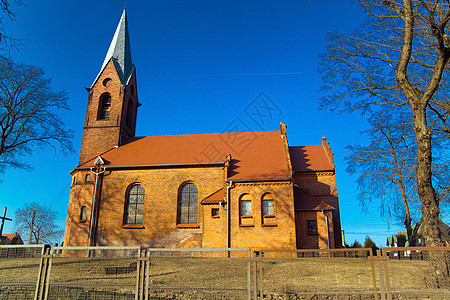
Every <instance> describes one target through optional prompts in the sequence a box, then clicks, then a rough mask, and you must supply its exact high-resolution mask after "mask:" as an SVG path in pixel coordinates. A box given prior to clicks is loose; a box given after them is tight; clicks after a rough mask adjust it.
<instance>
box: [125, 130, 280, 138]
mask: <svg viewBox="0 0 450 300" xmlns="http://www.w3.org/2000/svg"><path fill="white" fill-rule="evenodd" d="M262 132H264V133H265V132H279V130H261V131H236V132H209V133H185V134H162V135H144V136H135V137H133V138H150V137H163V136H188V135H217V134H225V133H262Z"/></svg>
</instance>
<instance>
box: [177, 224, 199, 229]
mask: <svg viewBox="0 0 450 300" xmlns="http://www.w3.org/2000/svg"><path fill="white" fill-rule="evenodd" d="M177 228H200V225H198V224H177Z"/></svg>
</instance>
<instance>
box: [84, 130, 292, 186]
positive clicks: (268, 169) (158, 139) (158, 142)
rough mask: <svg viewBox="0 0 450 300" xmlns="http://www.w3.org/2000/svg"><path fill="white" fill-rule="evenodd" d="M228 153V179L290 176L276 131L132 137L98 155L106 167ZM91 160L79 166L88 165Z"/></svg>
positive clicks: (207, 159)
mask: <svg viewBox="0 0 450 300" xmlns="http://www.w3.org/2000/svg"><path fill="white" fill-rule="evenodd" d="M228 154H231V157H232V159H231V164H230V170H229V177H228V179H229V180H245V179H275V178H289V177H291V176H290V174H289V171H288V168H287V162H286V154H285V151H284V145H283V140H282V138H281V133H280V131H279V130H277V131H260V132H231V133H212V134H189V135H169V136H147V137H134V138H129V139H128V140H127V141H126V143H125V144H124V145H122V146H120V147H118V148H114V149H111V150H109V151H107V152H105V153H104V154H102V155H101V157H102V158H103V160H104V161H105V164H106V166H107V167H130V166H136V167H137V166H157V165H177V164H195V163H218V162H219V163H223V162H225V160H226V156H227V155H228ZM94 160H95V158H93V159H91V160H89V161H87V162H86V163H84V164H82V165H80V166H79V167H81V168H83V167H91V166H93V163H94Z"/></svg>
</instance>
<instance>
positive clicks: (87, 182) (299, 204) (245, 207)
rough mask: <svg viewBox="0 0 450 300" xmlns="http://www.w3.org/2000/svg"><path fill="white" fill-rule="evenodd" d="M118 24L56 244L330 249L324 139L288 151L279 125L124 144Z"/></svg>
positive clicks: (126, 101) (131, 98)
mask: <svg viewBox="0 0 450 300" xmlns="http://www.w3.org/2000/svg"><path fill="white" fill-rule="evenodd" d="M127 26H128V25H127V16H126V10H124V11H123V14H122V16H121V19H120V21H119V25H118V26H117V29H116V32H115V34H114V37H113V40H112V42H111V45H110V47H109V50H108V52H107V54H106V58H105V60H104V62H103V65H102V67H101V70H100V72H99V74H98V75H97V77H96V78H95V80H94V82H93V84H92V86H91V87H90V88H87V90H88V93H89V95H88V101H87V109H86V117H85V121H84V127H83V138H82V143H81V150H80V160H79V164H78V166H77V167H76V168H75V169H73V170H72V171H71V175H72V185H71V192H70V199H69V208H68V213H67V221H66V229H65V236H64V245H65V246H143V247H156V248H224V247H258V248H263V247H264V248H280V249H281V248H282V249H306V248H314V249H317V248H337V247H341V244H342V242H341V225H340V215H339V202H338V193H337V190H336V178H335V165H334V159H333V153H332V152H331V148H330V146H329V145H328V142H327V140H326V139H325V138H322V140H321V141H320V144H319V145H314V146H289V144H288V139H287V135H286V125H284V124H283V123H281V124H280V129H279V130H274V131H260V132H226V133H212V134H186V135H165V136H144V137H136V136H135V129H136V118H137V113H138V107H139V106H140V105H141V104H140V102H139V101H138V89H137V85H136V69H135V67H134V65H133V64H132V60H131V53H130V41H129V36H128V27H127ZM143 103H144V105H145V101H143ZM168 134H170V133H168Z"/></svg>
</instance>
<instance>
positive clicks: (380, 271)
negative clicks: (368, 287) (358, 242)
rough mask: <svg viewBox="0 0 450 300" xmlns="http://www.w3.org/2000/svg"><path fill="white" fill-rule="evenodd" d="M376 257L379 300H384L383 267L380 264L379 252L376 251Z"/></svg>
mask: <svg viewBox="0 0 450 300" xmlns="http://www.w3.org/2000/svg"><path fill="white" fill-rule="evenodd" d="M377 256H378V273H379V274H378V275H379V277H380V291H381V299H383V300H386V290H385V289H384V276H383V266H382V263H381V250H377Z"/></svg>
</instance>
